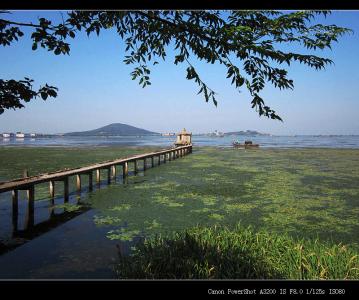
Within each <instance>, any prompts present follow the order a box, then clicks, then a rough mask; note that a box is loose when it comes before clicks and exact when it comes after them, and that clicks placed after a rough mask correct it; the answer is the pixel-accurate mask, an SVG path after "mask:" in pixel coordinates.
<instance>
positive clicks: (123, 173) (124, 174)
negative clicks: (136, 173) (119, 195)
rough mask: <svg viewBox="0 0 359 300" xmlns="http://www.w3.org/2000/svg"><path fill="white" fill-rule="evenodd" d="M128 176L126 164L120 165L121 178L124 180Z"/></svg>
mask: <svg viewBox="0 0 359 300" xmlns="http://www.w3.org/2000/svg"><path fill="white" fill-rule="evenodd" d="M127 175H128V162H125V163H124V164H123V165H122V176H123V178H125V177H126V176H127Z"/></svg>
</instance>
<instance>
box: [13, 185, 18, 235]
mask: <svg viewBox="0 0 359 300" xmlns="http://www.w3.org/2000/svg"><path fill="white" fill-rule="evenodd" d="M18 218H19V192H18V191H17V190H13V191H12V230H13V232H16V231H17V224H18Z"/></svg>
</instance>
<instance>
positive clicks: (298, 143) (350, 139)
mask: <svg viewBox="0 0 359 300" xmlns="http://www.w3.org/2000/svg"><path fill="white" fill-rule="evenodd" d="M192 139H193V144H194V145H195V146H218V147H230V146H231V144H232V142H233V141H234V140H236V141H240V142H243V141H245V140H252V141H253V143H258V144H260V146H261V147H263V148H269V147H270V148H272V147H279V148H307V147H309V148H311V147H314V148H359V135H356V136H352V135H351V136H311V135H302V136H225V137H210V136H196V135H195V136H193V138H192ZM174 141H175V137H173V136H171V137H166V136H141V137H140V136H113V137H48V138H34V139H30V138H24V139H14V138H12V139H3V138H0V146H64V147H66V146H70V147H72V146H76V147H78V146H80V147H81V146H83V147H86V146H112V145H124V146H163V147H166V146H168V145H171V144H173V142H174Z"/></svg>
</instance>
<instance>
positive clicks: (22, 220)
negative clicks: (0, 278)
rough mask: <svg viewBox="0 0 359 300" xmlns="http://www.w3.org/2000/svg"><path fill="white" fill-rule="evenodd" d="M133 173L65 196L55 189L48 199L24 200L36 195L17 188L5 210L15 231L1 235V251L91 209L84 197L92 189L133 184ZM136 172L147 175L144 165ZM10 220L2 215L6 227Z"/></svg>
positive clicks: (105, 180)
mask: <svg viewBox="0 0 359 300" xmlns="http://www.w3.org/2000/svg"><path fill="white" fill-rule="evenodd" d="M133 175H135V172H134V171H132V170H131V171H129V172H128V176H125V177H123V176H113V177H112V178H111V181H109V180H108V178H106V179H105V178H103V180H100V181H98V182H95V183H94V184H93V185H89V186H84V187H82V188H81V187H80V188H79V189H76V190H75V191H73V192H71V193H69V194H67V195H64V197H55V194H54V193H50V194H51V195H50V197H49V199H47V200H45V201H43V200H39V201H28V200H24V198H26V199H29V198H31V197H32V196H31V195H26V196H25V194H24V193H21V194H20V191H14V192H13V194H12V196H13V202H12V205H10V206H8V207H4V208H3V210H4V211H7V212H10V219H11V221H10V219H9V221H10V222H11V223H12V224H11V225H12V226H11V228H9V230H11V233H10V232H9V235H8V238H6V237H5V236H2V237H1V236H0V255H1V254H3V253H5V252H8V251H10V250H12V249H15V248H16V247H18V246H20V245H22V244H24V243H25V242H27V241H29V240H32V239H33V238H35V237H37V236H40V235H42V234H44V233H46V232H48V231H50V230H52V229H54V228H56V227H57V226H59V225H61V224H63V223H65V222H67V221H69V220H71V219H73V218H76V217H77V216H79V215H81V214H83V213H85V212H87V211H89V210H91V209H92V207H91V206H90V204H89V203H87V202H86V200H85V201H84V198H88V197H91V194H92V191H93V192H96V191H98V190H100V189H102V188H104V187H105V186H107V185H108V184H129V179H128V178H129V176H133ZM136 175H137V176H140V177H141V176H144V170H143V168H141V169H138V173H137V174H136ZM101 179H102V178H101ZM91 181H92V180H91ZM134 183H136V182H134ZM65 184H66V183H65ZM27 193H34V191H31V190H30V191H27ZM19 196H20V197H19ZM14 199H16V201H14ZM6 200H7V201H4V202H2V203H0V204H2V205H4V204H9V201H8V199H6ZM6 221H7V219H4V218H2V219H0V226H2V227H3V229H4V228H7V227H8V225H6V224H5V223H6ZM2 234H4V232H3V233H2Z"/></svg>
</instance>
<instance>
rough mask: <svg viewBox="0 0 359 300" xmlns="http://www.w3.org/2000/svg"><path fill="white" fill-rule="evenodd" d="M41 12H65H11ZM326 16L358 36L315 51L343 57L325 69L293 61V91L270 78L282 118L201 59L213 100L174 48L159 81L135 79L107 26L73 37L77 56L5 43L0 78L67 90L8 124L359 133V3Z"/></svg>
mask: <svg viewBox="0 0 359 300" xmlns="http://www.w3.org/2000/svg"><path fill="white" fill-rule="evenodd" d="M42 16H44V17H51V18H56V19H59V18H61V16H60V13H59V12H54V11H52V12H51V11H50V12H49V11H16V12H13V14H12V15H11V16H9V17H8V19H12V20H17V21H36V18H37V17H42ZM2 17H5V16H4V15H3V16H2ZM317 22H322V23H325V24H336V25H338V26H343V27H348V28H351V29H352V30H354V34H349V35H346V36H343V37H342V38H340V40H339V43H336V44H334V45H333V47H332V50H325V51H319V52H316V53H317V54H318V55H321V56H325V57H329V58H331V59H332V60H334V62H335V65H331V66H328V67H327V68H326V70H324V71H323V70H322V71H315V70H311V69H308V68H307V67H305V66H303V65H300V64H294V65H291V67H290V69H289V75H290V77H291V78H292V79H293V80H294V86H295V88H294V90H292V91H291V90H288V91H283V90H282V91H280V90H277V89H275V88H272V87H270V86H269V85H268V88H266V89H265V90H264V92H263V94H262V95H263V98H264V99H265V100H266V102H267V103H268V104H269V105H270V106H271V107H272V108H273V109H275V110H276V112H277V113H279V115H280V116H281V117H282V118H283V120H284V122H283V123H282V122H278V121H273V120H268V119H266V118H264V117H261V118H260V117H258V115H257V113H256V112H255V111H254V110H252V109H251V106H250V101H251V99H250V97H249V94H248V93H247V92H246V91H245V89H243V91H242V93H239V92H238V91H237V90H235V89H234V87H233V86H231V85H230V82H229V81H228V79H226V71H225V69H224V68H223V67H222V66H219V65H218V66H217V65H207V64H205V63H202V62H198V61H196V60H195V59H192V60H191V62H192V63H193V64H194V65H195V66H196V67H197V68H198V72H199V74H200V75H201V77H202V79H203V80H204V81H205V82H206V83H208V85H209V86H210V87H211V88H213V89H214V90H215V91H216V92H217V93H218V96H217V100H218V107H217V108H216V107H215V106H214V105H213V104H212V103H206V102H205V101H204V99H203V97H202V96H201V95H197V91H198V87H197V85H196V84H195V83H194V82H192V81H188V80H186V78H185V77H186V71H185V66H182V67H178V66H175V65H174V64H173V53H172V50H171V49H169V51H168V57H167V59H166V61H165V62H160V64H159V65H156V66H153V67H151V82H152V85H151V86H148V87H146V88H144V89H143V88H142V87H141V86H139V85H138V83H137V81H132V80H131V77H130V72H131V71H132V67H131V66H128V65H125V64H124V63H123V62H122V60H123V57H124V55H125V53H124V46H123V42H122V40H121V39H120V38H119V37H118V36H117V35H116V33H115V32H113V31H104V32H103V33H102V34H101V35H100V37H97V36H95V35H92V36H90V38H88V37H87V36H86V35H85V34H83V35H79V36H78V37H76V39H75V40H70V43H71V51H70V56H56V55H54V54H52V53H50V52H48V51H46V50H43V49H40V50H37V51H32V50H31V40H30V37H29V34H26V36H25V37H24V38H23V39H21V40H20V41H19V42H17V43H14V44H12V46H11V47H1V48H0V53H1V54H0V66H1V69H0V70H1V76H2V77H1V78H4V79H11V78H14V79H21V78H23V77H25V76H26V77H30V78H33V79H35V85H36V84H38V85H39V84H44V83H48V84H51V85H55V86H57V87H58V88H59V95H58V97H57V98H55V99H50V100H48V101H42V100H40V99H38V100H34V101H32V102H30V103H28V104H26V107H25V108H24V109H21V110H16V111H13V110H8V111H5V113H3V114H2V115H0V132H5V131H11V132H15V131H25V132H43V133H62V132H68V131H79V130H89V129H94V128H97V127H101V126H104V125H107V124H110V123H117V122H119V123H126V124H129V125H133V126H137V127H141V128H145V129H148V130H151V131H156V132H168V131H170V132H172V131H178V130H180V129H181V128H183V127H186V128H187V129H188V130H190V131H192V132H195V133H200V132H210V131H214V130H219V131H236V130H247V129H251V130H258V131H261V132H268V133H272V134H283V135H286V134H359V117H358V116H357V114H358V111H359V99H358V97H359V96H358V95H359V58H358V55H359V11H334V12H333V13H332V14H331V15H329V16H328V17H327V18H326V19H324V18H318V19H317ZM25 32H27V31H25ZM285 48H286V49H290V48H291V47H289V46H286V47H285Z"/></svg>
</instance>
